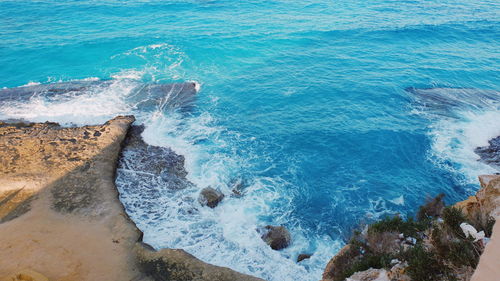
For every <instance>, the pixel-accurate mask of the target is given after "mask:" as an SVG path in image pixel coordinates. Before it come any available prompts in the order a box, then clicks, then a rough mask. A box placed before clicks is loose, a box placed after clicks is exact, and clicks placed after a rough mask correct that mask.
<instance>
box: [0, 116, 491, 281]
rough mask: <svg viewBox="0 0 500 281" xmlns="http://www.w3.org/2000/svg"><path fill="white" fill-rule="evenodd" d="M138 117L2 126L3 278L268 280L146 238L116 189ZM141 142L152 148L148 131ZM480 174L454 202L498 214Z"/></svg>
mask: <svg viewBox="0 0 500 281" xmlns="http://www.w3.org/2000/svg"><path fill="white" fill-rule="evenodd" d="M134 121H135V118H134V117H133V116H118V117H116V118H114V119H112V120H110V121H108V122H106V123H105V124H103V125H97V126H83V127H71V128H65V127H61V126H59V125H58V124H57V123H51V122H46V123H3V122H0V152H2V154H1V157H0V163H2V167H1V168H0V186H1V188H0V259H2V260H9V262H7V263H3V264H1V265H0V277H1V278H4V276H6V277H5V278H7V276H11V277H12V276H15V275H16V274H20V273H24V274H28V275H30V274H31V275H30V276H32V277H35V276H38V275H37V274H39V275H40V276H41V277H40V278H42V277H44V276H46V277H47V278H48V279H47V280H171V279H172V278H173V279H174V280H228V281H229V280H249V281H253V280H262V279H259V278H256V277H252V276H249V275H245V274H242V273H238V272H236V271H233V270H231V269H229V268H224V267H219V266H214V265H211V264H208V263H205V262H202V261H200V260H199V259H197V258H196V257H194V256H192V255H190V254H188V253H186V252H185V251H183V250H179V249H161V250H158V251H156V250H154V249H153V248H152V247H151V246H149V245H147V244H145V243H143V242H142V236H143V233H142V232H141V231H140V230H139V229H138V228H137V226H136V225H135V223H134V222H133V221H132V220H131V219H130V217H129V216H128V214H127V213H126V211H125V208H124V206H123V204H122V203H121V202H120V200H119V193H118V190H117V187H116V185H115V179H116V173H117V170H116V169H117V167H118V159H119V155H120V154H121V153H122V151H123V149H124V146H125V143H126V142H127V141H128V138H130V139H133V138H137V134H136V135H135V136H129V135H128V134H129V133H131V128H132V127H131V126H132V123H133V122H134ZM133 142H135V145H147V144H145V143H144V142H143V141H142V140H141V139H140V132H139V139H134V140H133ZM182 163H183V161H182ZM182 165H183V164H182ZM177 168H178V169H177V172H178V173H179V175H180V177H183V176H185V174H184V172H185V171H183V170H182V169H181V168H182V167H180V168H179V167H177ZM479 180H480V184H481V189H479V190H478V192H477V193H476V195H475V196H471V197H469V198H468V199H466V200H463V201H460V202H457V203H455V204H454V206H458V207H460V208H462V210H464V212H465V214H472V213H477V212H483V213H484V212H486V213H487V214H488V215H489V214H490V213H492V214H493V216H494V217H496V218H498V214H500V203H499V202H497V201H499V200H500V196H498V195H499V194H500V192H499V191H498V190H499V189H500V175H489V176H488V175H483V176H480V177H479ZM485 206H486V207H485ZM485 208H487V210H485ZM494 229H495V231H494V233H496V234H495V235H496V236H495V237H494V238H492V240H491V241H490V243H488V245H487V247H486V250H485V252H484V254H483V255H482V256H481V259H480V261H479V265H478V266H477V269H476V270H475V273H474V276H473V277H472V279H470V280H473V281H476V280H477V281H478V280H481V281H483V280H494V279H491V276H496V275H495V274H500V273H499V272H498V270H497V269H496V268H495V266H494V261H495V260H496V259H497V258H498V252H499V251H498V249H499V246H498V244H499V241H500V239H499V238H498V237H497V236H498V235H499V234H498V233H499V232H500V224H495V228H494ZM492 248H493V249H496V250H491V249H492ZM348 252H349V244H348V245H346V247H344V248H343V249H342V250H340V251H339V252H338V253H337V254H336V255H335V256H334V257H333V258H332V260H331V261H330V263H329V264H328V265H327V267H326V269H325V274H324V275H323V281H329V280H334V279H332V278H330V276H329V275H328V274H329V273H328V272H333V271H335V270H338V268H335V267H334V268H332V265H331V264H333V265H334V264H335V262H333V263H332V261H334V260H336V259H339V257H340V258H342V256H344V255H345V254H346V253H348ZM95 257H98V259H96V258H95ZM51 261H52V262H51ZM492 263H493V265H492ZM26 272H27V273H26ZM165 278H166V279H165ZM488 278H490V279H488ZM0 280H3V279H0ZM35 280H44V279H35ZM353 280H354V279H353ZM370 280H371V279H370ZM393 280H397V279H393ZM401 280H403V279H401ZM464 280H469V279H464Z"/></svg>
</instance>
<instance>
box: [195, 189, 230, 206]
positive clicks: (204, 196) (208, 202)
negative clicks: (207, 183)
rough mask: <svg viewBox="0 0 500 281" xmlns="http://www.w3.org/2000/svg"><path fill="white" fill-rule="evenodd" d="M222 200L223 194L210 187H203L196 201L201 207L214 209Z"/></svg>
mask: <svg viewBox="0 0 500 281" xmlns="http://www.w3.org/2000/svg"><path fill="white" fill-rule="evenodd" d="M222 199H224V194H223V193H222V192H220V191H218V190H215V189H213V188H211V187H205V188H204V189H202V190H201V192H200V197H199V198H198V201H199V202H200V204H201V205H202V206H208V207H210V208H215V207H217V205H219V203H220V202H221V201H222Z"/></svg>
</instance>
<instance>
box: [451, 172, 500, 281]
mask: <svg viewBox="0 0 500 281" xmlns="http://www.w3.org/2000/svg"><path fill="white" fill-rule="evenodd" d="M479 181H480V183H481V189H480V190H479V191H478V192H477V193H476V195H475V196H471V197H469V198H468V199H467V200H464V201H461V202H458V203H457V204H456V206H458V207H460V208H462V210H463V211H464V212H465V213H466V214H468V215H469V216H474V217H478V218H480V219H483V220H484V219H487V218H488V217H490V216H491V217H493V218H495V219H496V223H495V225H494V228H493V235H492V236H491V240H490V242H489V243H488V244H487V245H486V248H485V250H484V252H483V254H482V255H481V258H480V259H479V264H478V265H477V268H476V270H475V272H474V274H473V275H472V279H471V280H472V281H494V280H498V278H499V276H500V268H499V263H498V261H500V223H499V222H498V220H499V219H500V175H483V176H479Z"/></svg>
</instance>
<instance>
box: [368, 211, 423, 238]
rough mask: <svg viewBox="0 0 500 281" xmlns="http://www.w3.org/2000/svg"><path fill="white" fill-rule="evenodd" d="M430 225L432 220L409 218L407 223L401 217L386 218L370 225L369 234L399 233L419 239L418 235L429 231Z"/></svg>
mask: <svg viewBox="0 0 500 281" xmlns="http://www.w3.org/2000/svg"><path fill="white" fill-rule="evenodd" d="M429 225H430V220H423V221H415V220H413V218H409V219H408V220H406V221H405V220H403V219H402V218H401V217H400V216H394V217H392V218H391V217H385V218H383V219H381V220H380V221H378V222H375V223H373V224H372V225H370V226H369V227H368V232H370V231H373V232H398V233H403V234H404V235H405V236H411V237H414V238H417V239H418V238H419V235H418V233H419V232H421V231H424V230H425V229H427V228H428V227H429Z"/></svg>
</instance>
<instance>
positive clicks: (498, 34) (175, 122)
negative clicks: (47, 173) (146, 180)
mask: <svg viewBox="0 0 500 281" xmlns="http://www.w3.org/2000/svg"><path fill="white" fill-rule="evenodd" d="M499 14H500V7H499V5H498V3H497V2H496V1H469V0H453V1H451V0H449V1H446V0H445V1H439V3H437V2H436V1H424V0H416V1H392V0H383V1H382V0H377V1H317V0H314V1H313V0H311V1H285V0H284V1H246V2H234V1H180V0H179V1H168V0H167V1H126V2H123V1H100V2H95V1H65V2H64V3H59V2H56V1H30V2H26V3H22V2H20V1H0V26H1V28H0V39H1V40H0V65H1V67H0V87H16V86H21V85H27V84H33V83H49V82H58V81H71V80H83V79H85V80H99V79H101V80H105V79H114V81H113V82H112V83H111V84H110V85H109V86H108V87H105V88H101V89H98V90H97V89H96V90H93V91H88V92H85V93H84V94H79V95H71V94H69V95H66V96H64V97H61V98H55V99H45V98H43V97H38V98H32V99H29V100H22V101H18V102H15V103H7V102H3V103H1V104H0V117H1V118H2V119H5V118H25V119H28V120H33V121H46V120H51V121H58V122H61V123H65V124H87V123H99V122H104V121H105V120H107V119H109V118H111V117H113V116H115V115H117V114H135V115H136V117H137V118H138V122H139V123H144V124H145V125H146V130H145V132H144V133H143V137H144V138H145V140H146V141H147V142H148V143H150V144H154V145H160V146H167V147H171V148H172V149H173V150H174V151H175V152H177V153H178V154H182V155H184V156H185V158H186V169H187V171H188V172H189V174H188V179H189V180H190V181H192V182H193V183H195V184H196V186H194V187H192V188H187V189H184V190H182V191H179V192H171V191H169V190H166V189H164V187H162V186H155V185H152V186H147V187H144V188H147V189H150V190H154V191H155V192H156V195H155V197H154V198H153V199H151V198H149V197H148V196H147V194H149V193H147V192H145V191H143V192H141V190H140V189H137V190H135V192H128V191H127V190H125V189H124V188H123V186H121V185H120V181H119V180H120V178H119V179H118V182H117V183H118V187H119V188H120V189H121V191H122V201H123V202H124V204H125V205H126V207H127V209H128V211H129V213H130V214H131V216H132V218H133V219H134V220H135V221H136V222H137V224H138V225H139V227H140V228H141V229H142V230H143V231H144V232H145V240H146V242H148V243H150V244H152V245H153V246H155V247H157V248H161V247H177V248H184V249H186V250H187V251H188V252H190V253H192V254H194V255H195V256H197V257H198V258H200V259H202V260H204V261H207V262H210V263H214V264H217V265H223V266H228V267H231V268H233V269H236V270H239V271H241V272H245V273H250V274H253V275H256V276H259V277H263V278H265V279H268V280H318V279H319V278H320V275H321V272H322V269H323V268H324V265H325V264H326V262H327V261H328V259H329V258H330V257H331V256H332V255H333V254H334V253H335V252H336V251H337V250H338V249H339V248H340V247H341V246H342V245H343V243H344V241H345V239H346V238H348V237H349V234H350V233H351V231H352V228H353V227H355V226H356V225H358V224H359V223H362V222H369V221H371V220H373V219H376V218H377V217H380V216H382V215H386V214H394V213H401V214H403V215H411V214H413V213H414V211H415V209H416V206H417V205H418V204H420V203H422V202H423V201H424V200H425V199H426V198H427V197H428V196H433V195H436V194H437V193H439V192H444V193H445V194H446V195H447V197H446V200H447V202H449V203H452V202H455V201H457V200H460V199H463V198H465V197H466V196H467V195H469V194H471V193H472V192H474V190H476V189H477V188H478V186H477V183H476V176H477V175H478V174H479V173H490V172H494V171H495V170H494V169H493V168H492V167H489V166H487V165H484V164H482V163H480V162H478V161H477V159H478V158H479V157H478V156H477V155H476V154H475V153H474V148H475V147H477V146H482V145H486V144H487V140H488V139H490V138H492V137H495V136H497V135H500V123H499V122H498V120H500V111H499V107H498V104H496V103H494V102H493V103H491V104H490V105H489V106H484V105H482V106H467V105H474V104H477V100H478V99H480V98H481V97H480V96H477V97H475V96H472V97H469V98H470V100H469V98H468V99H465V101H464V104H461V105H459V106H456V107H450V106H445V105H443V107H442V108H441V107H438V108H437V111H436V110H435V109H436V108H429V107H426V106H422V103H421V102H420V101H419V100H418V98H416V97H415V94H413V93H411V92H408V91H405V89H406V88H408V87H416V88H433V87H443V88H449V87H452V88H472V89H483V90H494V91H495V90H496V91H498V90H500V71H499V63H500V52H499V48H498V46H500V22H499V21H498V19H499V17H498V15H499ZM181 81H182V82H183V81H196V82H198V83H199V84H200V85H201V91H200V92H199V94H198V99H197V100H196V103H195V105H196V107H195V109H194V110H193V111H191V112H183V113H173V112H171V111H168V110H164V109H163V108H162V107H161V106H159V105H158V104H155V103H154V102H153V103H152V105H149V106H144V105H143V104H148V103H140V102H139V101H140V98H141V97H137V96H134V91H133V89H134V88H135V87H137V85H138V83H142V82H147V83H152V82H154V83H169V82H181ZM144 99H147V97H144ZM443 104H446V102H444V103H443ZM235 180H243V181H244V182H245V183H246V184H245V186H246V188H245V196H243V197H242V198H235V197H230V196H229V195H230V194H231V189H232V187H231V182H233V181H235ZM208 185H211V186H214V187H217V188H220V189H221V190H222V191H223V192H224V193H226V195H228V196H227V197H226V200H224V202H223V203H222V205H220V206H219V207H217V208H216V209H214V210H212V209H208V208H201V207H200V206H199V205H197V202H196V200H195V199H196V197H197V194H198V192H199V190H200V189H201V188H203V187H206V186H208ZM186 206H191V207H196V208H197V209H198V210H199V211H198V212H197V213H195V214H190V215H186V213H185V212H183V211H182V210H185V208H186ZM266 224H283V225H286V226H287V227H288V228H289V229H290V230H291V232H292V236H293V244H292V245H291V247H289V248H287V249H285V250H283V251H280V252H276V251H272V250H271V249H269V248H268V247H267V246H266V245H265V244H264V243H263V242H262V241H261V240H260V238H259V236H258V234H257V232H256V231H255V228H257V227H259V226H262V225H266ZM303 252H306V253H313V254H314V255H313V257H312V258H311V259H309V260H305V261H303V262H301V263H300V264H297V263H295V259H296V257H297V255H298V254H300V253H303Z"/></svg>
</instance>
